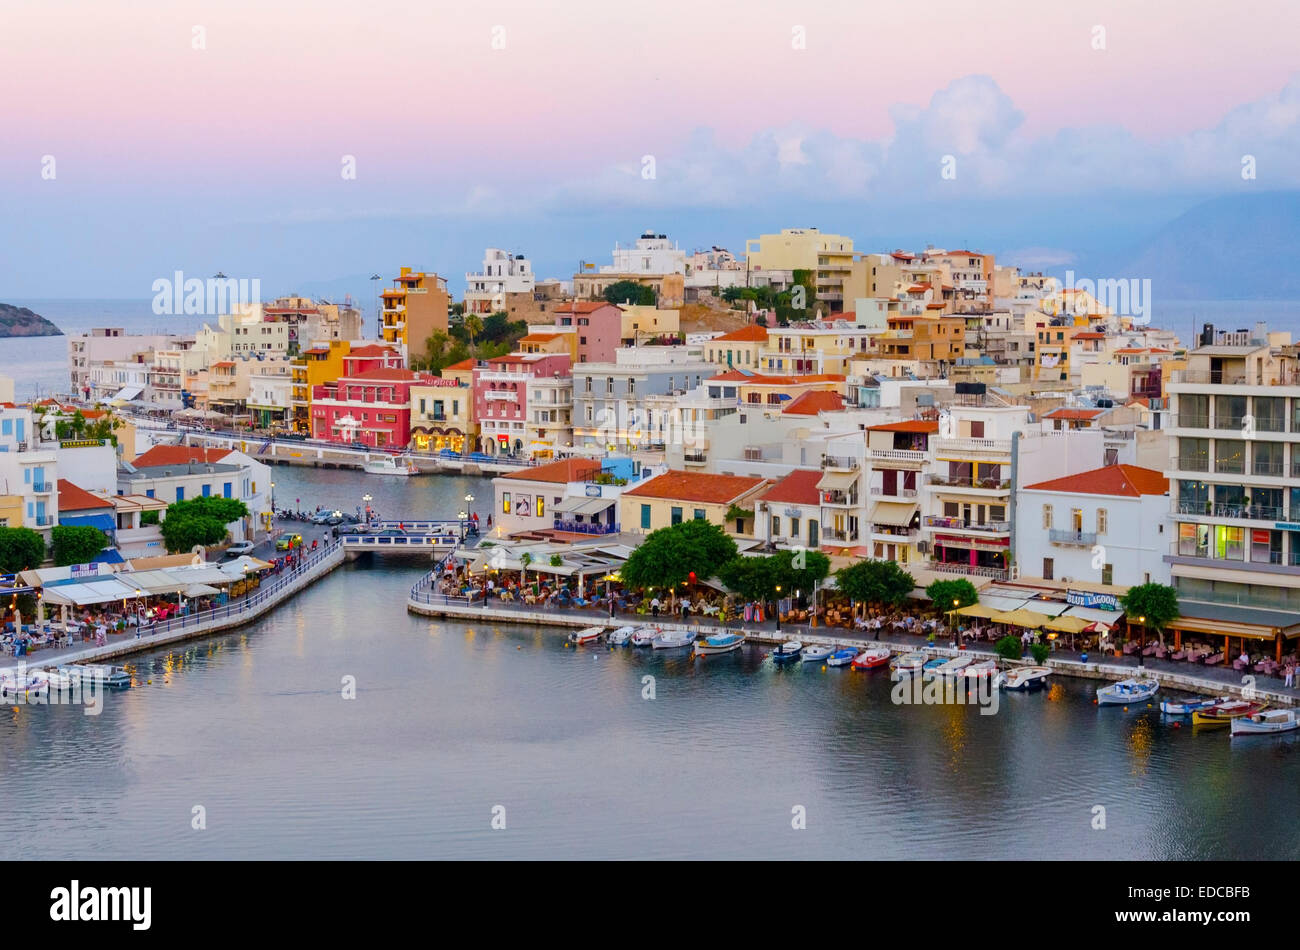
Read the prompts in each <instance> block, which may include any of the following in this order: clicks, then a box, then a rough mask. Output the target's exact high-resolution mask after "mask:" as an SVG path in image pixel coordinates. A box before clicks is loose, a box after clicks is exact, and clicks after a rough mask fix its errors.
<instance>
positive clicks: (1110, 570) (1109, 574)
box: [1101, 564, 1115, 584]
mask: <svg viewBox="0 0 1300 950" xmlns="http://www.w3.org/2000/svg"><path fill="white" fill-rule="evenodd" d="M1114 576H1115V565H1113V564H1103V565H1102V566H1101V582H1102V583H1103V584H1111V583H1113V581H1112V578H1113V577H1114Z"/></svg>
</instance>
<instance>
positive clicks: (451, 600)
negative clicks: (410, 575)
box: [411, 570, 486, 607]
mask: <svg viewBox="0 0 1300 950" xmlns="http://www.w3.org/2000/svg"><path fill="white" fill-rule="evenodd" d="M440 576H441V575H440V574H439V572H438V571H436V570H434V571H430V572H429V573H427V574H425V575H424V576H423V577H421V578H420V579H419V580H418V581H416V582H415V585H414V586H413V587H412V588H411V600H413V601H415V602H416V603H418V604H442V605H456V606H461V607H467V606H470V605H472V604H475V603H485V602H486V600H485V598H484V596H483V592H482V591H480V590H475V589H472V590H470V592H469V593H468V594H444V593H443V592H442V591H440V590H438V589H437V587H436V585H437V583H438V578H439V577H440Z"/></svg>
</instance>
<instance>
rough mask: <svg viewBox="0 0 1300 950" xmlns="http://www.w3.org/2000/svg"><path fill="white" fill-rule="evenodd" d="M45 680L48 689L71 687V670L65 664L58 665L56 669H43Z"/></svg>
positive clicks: (59, 689)
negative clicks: (48, 685) (48, 686)
mask: <svg viewBox="0 0 1300 950" xmlns="http://www.w3.org/2000/svg"><path fill="white" fill-rule="evenodd" d="M45 679H46V682H48V683H49V684H50V689H53V690H58V691H59V692H62V691H63V690H67V689H72V685H73V675H72V672H71V670H70V669H69V668H68V667H66V666H60V667H59V668H58V669H57V670H46V671H45Z"/></svg>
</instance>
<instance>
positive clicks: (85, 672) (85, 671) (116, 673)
mask: <svg viewBox="0 0 1300 950" xmlns="http://www.w3.org/2000/svg"><path fill="white" fill-rule="evenodd" d="M68 669H69V670H70V671H77V670H80V672H81V680H82V682H83V683H85V682H86V681H87V679H88V678H90V677H94V678H95V679H96V680H97V681H98V684H99V685H100V686H107V687H109V688H110V689H128V688H129V687H130V686H131V674H130V673H128V672H127V670H126V667H124V666H92V665H86V666H72V667H69V668H68Z"/></svg>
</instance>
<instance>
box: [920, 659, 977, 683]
mask: <svg viewBox="0 0 1300 950" xmlns="http://www.w3.org/2000/svg"><path fill="white" fill-rule="evenodd" d="M930 662H931V663H933V662H934V661H933V660H931V661H930ZM974 662H975V657H973V656H955V657H953V658H952V659H951V660H944V661H943V662H942V663H940V664H939V665H938V666H933V667H932V666H930V663H927V664H925V666H924V667H922V668H921V676H922V677H923V678H924V679H927V680H932V679H935V678H939V679H952V678H954V677H955V676H956V675H957V673H958V672H959V671H961V670H964V669H966V667H968V666H970V665H971V664H972V663H974Z"/></svg>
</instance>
